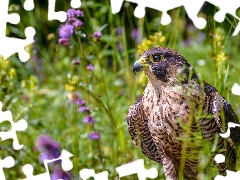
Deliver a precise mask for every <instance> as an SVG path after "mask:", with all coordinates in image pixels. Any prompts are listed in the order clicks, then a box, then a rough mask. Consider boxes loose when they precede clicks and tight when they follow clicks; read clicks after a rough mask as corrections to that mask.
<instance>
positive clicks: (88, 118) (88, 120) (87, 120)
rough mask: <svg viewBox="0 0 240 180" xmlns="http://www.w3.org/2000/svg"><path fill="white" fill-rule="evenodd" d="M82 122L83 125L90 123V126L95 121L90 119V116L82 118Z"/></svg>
mask: <svg viewBox="0 0 240 180" xmlns="http://www.w3.org/2000/svg"><path fill="white" fill-rule="evenodd" d="M83 122H84V123H85V124H87V123H90V124H93V123H94V122H95V119H94V118H93V117H92V116H89V115H88V116H85V117H84V118H83Z"/></svg>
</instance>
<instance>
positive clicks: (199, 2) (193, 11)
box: [184, 0, 207, 29]
mask: <svg viewBox="0 0 240 180" xmlns="http://www.w3.org/2000/svg"><path fill="white" fill-rule="evenodd" d="M204 2H205V0H194V1H192V0H185V1H184V7H185V10H186V12H187V15H188V17H189V18H190V19H191V20H192V21H193V24H194V25H195V26H196V27H197V28H199V29H203V28H204V27H205V26H206V24H207V21H206V20H205V19H204V18H201V17H198V16H197V15H198V13H199V11H200V10H201V8H202V6H203V4H204Z"/></svg>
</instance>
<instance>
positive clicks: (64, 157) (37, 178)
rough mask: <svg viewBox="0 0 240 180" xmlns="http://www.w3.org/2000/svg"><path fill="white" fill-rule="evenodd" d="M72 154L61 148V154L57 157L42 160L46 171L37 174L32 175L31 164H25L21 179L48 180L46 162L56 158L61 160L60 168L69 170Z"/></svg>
mask: <svg viewBox="0 0 240 180" xmlns="http://www.w3.org/2000/svg"><path fill="white" fill-rule="evenodd" d="M72 156H73V155H72V154H71V153H70V152H68V151H66V150H64V149H63V150H62V152H61V155H60V156H59V157H58V158H55V159H51V160H44V161H43V163H44V167H45V169H46V172H45V173H42V174H38V175H33V167H32V165H31V164H25V165H24V166H23V167H22V171H23V173H24V174H25V176H26V178H25V179H22V180H43V179H44V180H50V173H49V168H48V164H49V163H52V162H55V161H58V160H61V167H62V169H63V170H64V171H69V170H71V169H72V168H73V164H72V161H71V160H70V157H72Z"/></svg>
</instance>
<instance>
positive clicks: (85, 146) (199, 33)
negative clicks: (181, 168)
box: [0, 0, 240, 180]
mask: <svg viewBox="0 0 240 180" xmlns="http://www.w3.org/2000/svg"><path fill="white" fill-rule="evenodd" d="M34 2H35V8H34V10H32V11H25V10H24V9H23V3H24V0H20V1H19V0H10V6H9V12H10V13H11V12H17V13H19V14H20V16H21V21H20V23H19V24H18V25H12V24H7V31H6V34H7V36H10V37H17V38H25V35H24V29H25V28H26V27H27V26H32V27H34V28H35V29H36V36H35V42H34V43H33V44H31V45H29V46H27V47H26V51H28V52H29V53H30V55H31V57H30V59H29V60H28V61H27V62H26V63H22V62H21V61H20V60H19V58H18V56H17V54H14V55H13V56H11V57H9V58H8V59H6V60H4V59H3V58H2V57H1V58H0V84H1V85H0V100H1V101H2V102H3V110H4V111H5V110H11V112H12V114H13V118H14V121H18V120H20V119H25V120H26V121H27V122H28V129H27V130H26V131H24V132H18V133H17V135H18V139H19V141H20V143H21V144H24V147H23V149H21V150H19V151H16V150H14V149H13V147H12V141H11V140H6V141H1V143H0V146H1V150H0V154H1V158H3V157H7V156H13V157H14V159H15V166H14V167H12V168H10V169H4V172H5V176H6V179H19V178H20V179H23V178H25V176H24V174H23V173H22V170H21V167H22V166H23V165H24V164H31V165H33V167H34V174H35V175H37V174H40V173H44V172H45V169H44V166H43V164H42V161H43V160H44V159H47V158H56V157H58V156H59V153H60V152H61V150H62V149H66V150H67V151H69V152H71V153H72V154H73V155H74V156H73V157H72V158H71V160H72V162H73V165H74V166H73V169H72V170H71V171H70V172H63V171H62V170H61V168H60V165H59V164H58V163H55V164H54V165H52V166H51V167H50V166H49V168H50V170H51V179H53V180H54V179H58V178H62V179H64V180H65V179H66V180H67V179H79V171H80V170H81V169H83V168H92V169H94V170H95V171H96V172H97V173H99V172H102V171H105V170H107V171H108V172H109V179H118V174H117V172H116V170H115V168H116V167H118V166H120V165H123V164H126V163H129V162H132V161H135V160H137V159H140V158H141V159H144V162H145V167H146V168H151V167H155V168H157V170H158V179H164V178H165V176H164V173H163V169H162V166H161V165H159V164H157V163H155V162H153V161H151V160H149V159H147V158H146V157H145V156H144V155H143V154H142V153H141V150H140V148H135V147H134V145H133V143H132V140H131V138H130V136H129V133H128V130H127V121H126V114H127V110H128V108H129V106H130V105H131V104H132V103H134V101H135V100H136V99H137V98H138V96H140V95H141V94H142V93H143V90H144V88H145V86H146V83H147V80H146V77H145V75H144V74H143V73H142V74H137V75H134V73H133V72H132V67H133V63H134V61H135V60H137V59H138V58H139V55H140V54H141V52H143V51H144V50H146V49H149V48H151V47H155V46H164V47H169V48H172V49H175V50H176V51H178V52H179V53H180V54H182V55H183V56H184V57H185V58H186V59H187V60H188V61H189V63H190V64H191V65H192V66H193V67H194V68H195V70H196V71H197V72H198V73H199V75H201V77H202V78H203V79H204V80H205V81H207V82H208V83H210V84H211V85H213V86H215V87H216V88H217V89H218V91H219V92H220V93H221V94H222V95H223V96H224V97H225V98H226V99H227V101H229V102H230V104H231V105H232V106H233V109H234V110H235V112H236V113H237V115H240V109H239V108H240V103H239V102H240V101H239V100H240V99H239V97H238V96H236V95H233V94H232V93H231V88H232V86H233V84H234V83H240V73H239V72H240V61H239V57H240V37H239V35H238V36H235V37H233V36H231V35H232V33H233V31H234V29H235V27H236V25H237V23H238V21H237V20H236V19H234V18H233V17H232V16H231V15H228V16H227V17H226V19H225V21H224V22H223V23H217V22H216V21H214V19H213V16H214V14H215V13H216V12H217V11H218V8H217V7H215V6H214V5H212V4H208V3H206V4H204V6H203V8H202V9H201V11H200V12H199V16H201V17H204V18H205V19H206V20H207V26H206V27H205V28H204V29H203V30H199V29H197V28H196V27H195V26H194V25H193V23H192V21H191V20H190V19H189V18H188V16H187V14H186V11H185V9H184V8H183V7H180V8H176V9H173V10H170V11H169V14H170V15H171V17H172V22H171V23H170V24H169V25H167V26H163V25H161V24H160V20H161V16H162V13H161V12H159V11H156V10H153V9H148V8H146V15H145V17H144V18H142V19H138V18H136V17H134V15H133V12H134V9H135V7H136V4H134V3H129V2H124V4H123V6H122V8H121V11H120V12H119V13H117V14H115V15H114V14H112V12H111V5H110V1H109V0H106V1H104V0H98V1H97V0H88V1H86V0H82V5H81V7H80V8H79V9H71V7H70V1H68V0H63V1H61V2H60V1H59V0H57V2H56V7H55V9H56V11H60V10H61V11H66V12H67V15H68V19H67V21H66V22H63V23H62V22H59V21H57V20H54V21H48V19H47V13H48V9H47V7H48V1H34ZM237 13H238V14H240V12H239V11H238V12H237ZM10 127H11V125H10V123H9V122H8V121H5V122H3V123H1V125H0V130H1V131H7V130H8V129H9V128H10ZM205 153H206V156H203V163H202V164H203V166H204V165H205V166H204V167H205V168H206V162H208V161H209V154H211V149H210V150H208V151H206V152H205ZM204 158H205V159H204ZM121 179H138V178H137V176H136V175H131V176H128V177H125V178H121Z"/></svg>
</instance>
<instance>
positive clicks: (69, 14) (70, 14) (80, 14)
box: [67, 9, 84, 18]
mask: <svg viewBox="0 0 240 180" xmlns="http://www.w3.org/2000/svg"><path fill="white" fill-rule="evenodd" d="M83 15H84V14H83V12H82V11H81V10H79V9H78V10H76V9H68V10H67V17H68V18H72V17H74V16H77V17H83Z"/></svg>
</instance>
